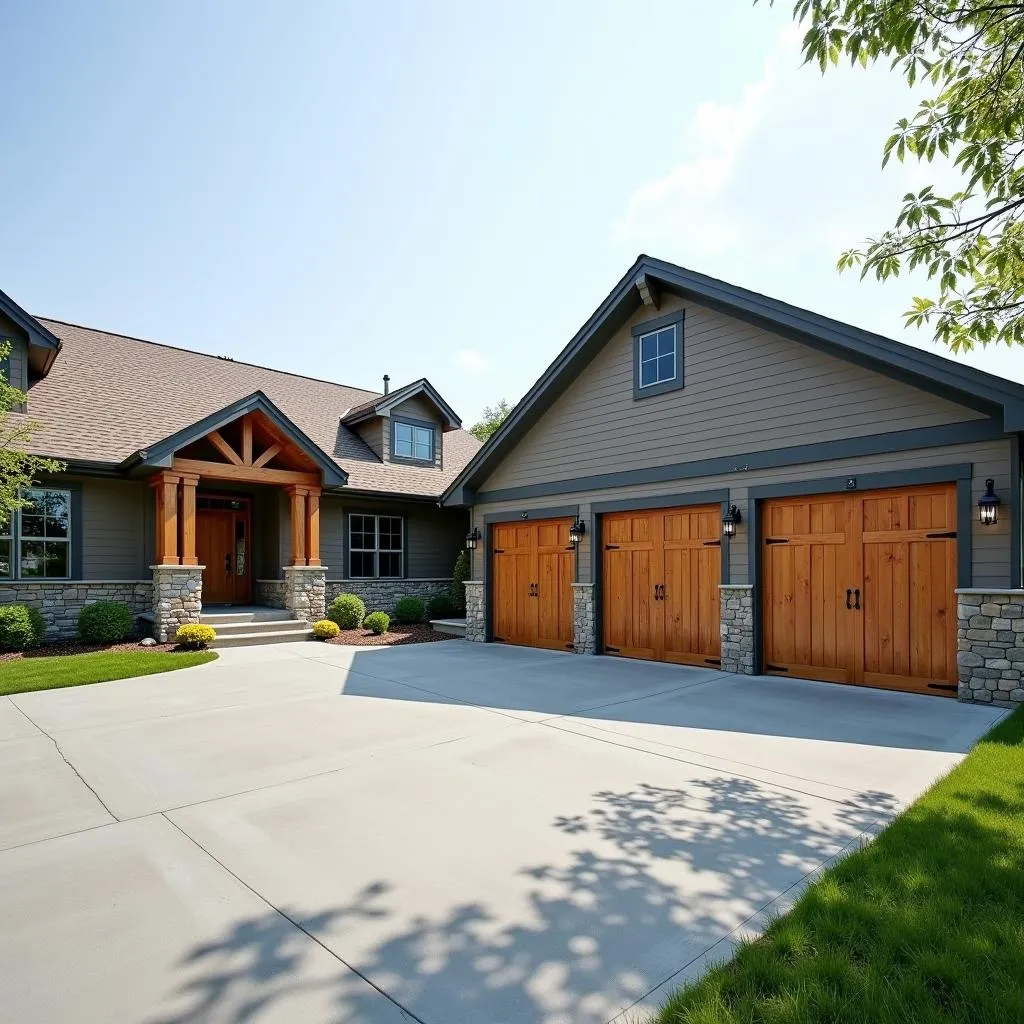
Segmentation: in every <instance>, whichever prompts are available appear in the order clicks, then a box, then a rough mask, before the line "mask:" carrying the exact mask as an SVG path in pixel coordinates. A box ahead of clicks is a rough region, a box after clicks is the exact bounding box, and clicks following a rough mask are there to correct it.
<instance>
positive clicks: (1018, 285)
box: [755, 0, 1024, 352]
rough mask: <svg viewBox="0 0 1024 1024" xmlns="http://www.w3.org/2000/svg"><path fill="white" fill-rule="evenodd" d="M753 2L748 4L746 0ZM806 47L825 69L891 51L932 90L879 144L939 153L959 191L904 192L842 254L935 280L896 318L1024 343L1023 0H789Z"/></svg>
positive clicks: (887, 271)
mask: <svg viewBox="0 0 1024 1024" xmlns="http://www.w3.org/2000/svg"><path fill="white" fill-rule="evenodd" d="M755 2H756V0H755ZM794 17H795V18H796V19H797V20H798V21H801V22H809V27H808V29H807V32H806V34H805V36H804V40H803V52H804V57H805V58H806V60H807V61H808V62H811V63H816V64H817V65H818V67H820V68H821V70H822V72H823V73H824V72H825V71H826V70H827V69H828V68H829V67H830V66H834V65H838V64H839V63H840V61H842V60H843V59H844V58H845V59H848V60H849V61H850V62H851V64H860V65H862V66H864V67H867V66H868V65H869V64H873V63H876V62H878V61H888V62H889V65H890V67H891V68H892V69H893V70H897V69H898V70H899V71H900V72H901V73H902V74H903V76H904V77H905V79H906V81H907V84H908V85H909V86H911V87H913V86H921V85H923V86H924V87H926V88H928V89H929V90H930V91H931V92H932V95H931V96H929V97H928V98H926V99H923V100H922V101H921V102H920V104H919V105H918V108H917V111H916V113H915V114H914V115H913V116H912V117H910V118H903V119H901V120H900V121H899V122H897V124H896V130H895V131H894V133H893V134H892V135H891V136H890V137H889V139H888V140H887V141H886V143H885V145H884V147H883V150H882V166H883V167H884V166H885V165H886V164H887V163H888V162H889V161H890V160H891V159H892V158H893V157H894V156H895V158H896V159H897V160H899V161H905V160H908V159H916V160H918V161H919V162H923V163H931V162H932V161H934V160H935V159H936V157H937V156H939V157H943V158H947V159H949V160H950V161H951V162H952V165H953V166H954V167H955V168H956V169H957V170H958V171H959V172H960V173H961V175H962V179H963V187H962V188H960V189H958V190H957V191H955V192H952V193H950V194H948V195H943V194H940V193H937V192H936V191H935V188H934V186H931V185H928V186H925V187H924V188H923V189H921V190H920V191H919V192H917V193H914V192H908V193H907V194H906V195H905V196H904V197H903V205H902V209H901V210H900V213H899V216H898V217H897V218H896V223H895V224H894V225H893V227H892V228H890V229H889V230H887V231H885V232H883V233H882V234H880V235H878V236H877V237H875V238H869V239H867V241H866V243H865V244H864V245H863V246H861V247H858V248H854V249H850V250H848V251H847V252H844V253H842V255H841V256H840V257H839V264H838V265H839V269H840V270H850V269H852V268H860V273H861V277H862V278H864V277H866V276H867V275H869V274H873V275H874V276H875V277H876V278H877V279H878V280H880V281H885V280H888V279H890V278H895V277H898V276H899V275H900V274H902V273H905V272H910V271H914V270H922V271H923V272H924V273H925V274H926V276H927V279H928V280H929V281H931V282H934V291H933V292H932V294H931V295H929V296H917V297H915V298H914V300H913V305H912V307H911V309H909V310H908V311H907V312H906V314H905V318H906V321H907V323H908V324H909V325H912V326H917V327H922V326H924V325H926V324H927V325H931V326H932V328H933V330H934V333H935V337H936V339H937V340H939V341H941V342H943V343H945V344H946V345H948V346H949V347H950V348H951V349H952V350H953V351H954V352H958V351H961V350H967V349H971V348H973V347H974V346H975V345H988V344H991V343H1002V344H1006V345H1020V344H1024V3H993V2H986V0H798V2H797V4H796V6H795V8H794Z"/></svg>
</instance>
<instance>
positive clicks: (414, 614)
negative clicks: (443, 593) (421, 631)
mask: <svg viewBox="0 0 1024 1024" xmlns="http://www.w3.org/2000/svg"><path fill="white" fill-rule="evenodd" d="M426 610H427V606H426V605H425V604H424V603H423V598H422V597H412V596H410V597H400V598H399V599H398V600H397V601H396V602H395V618H396V619H397V620H398V621H399V622H401V623H402V624H403V625H405V626H411V625H412V624H413V623H414V622H422V621H423V613H424V612H425V611H426Z"/></svg>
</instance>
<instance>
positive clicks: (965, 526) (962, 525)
mask: <svg viewBox="0 0 1024 1024" xmlns="http://www.w3.org/2000/svg"><path fill="white" fill-rule="evenodd" d="M936 482H938V481H936ZM961 533H966V534H967V536H966V537H964V538H963V539H961V537H960V534H961ZM973 547H974V499H973V496H972V495H971V478H970V477H967V478H966V479H965V478H964V477H958V478H957V481H956V585H957V586H958V587H970V586H973V585H974V557H973V551H972V549H973ZM1011 572H1012V567H1011Z"/></svg>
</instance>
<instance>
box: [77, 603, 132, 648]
mask: <svg viewBox="0 0 1024 1024" xmlns="http://www.w3.org/2000/svg"><path fill="white" fill-rule="evenodd" d="M134 629H135V615H134V613H133V612H132V610H131V608H129V607H128V605H126V604H123V603H122V602H121V601H94V602H93V603H92V604H87V605H86V606H85V607H84V608H83V609H82V610H81V611H80V612H79V613H78V638H79V639H80V640H84V641H85V642H86V643H89V644H119V643H120V642H121V641H122V640H123V639H124V638H125V637H126V636H129V635H130V634H131V633H132V632H133V631H134Z"/></svg>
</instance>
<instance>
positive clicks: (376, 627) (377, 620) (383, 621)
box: [363, 612, 391, 636]
mask: <svg viewBox="0 0 1024 1024" xmlns="http://www.w3.org/2000/svg"><path fill="white" fill-rule="evenodd" d="M363 625H364V626H365V627H366V628H367V629H368V630H369V631H370V632H371V633H374V634H376V635H377V636H383V635H384V634H385V633H386V632H387V631H388V627H389V626H390V625H391V616H390V615H388V613H387V612H370V614H369V615H367V616H366V618H365V619H363Z"/></svg>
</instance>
